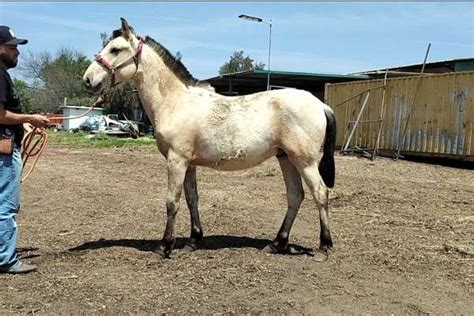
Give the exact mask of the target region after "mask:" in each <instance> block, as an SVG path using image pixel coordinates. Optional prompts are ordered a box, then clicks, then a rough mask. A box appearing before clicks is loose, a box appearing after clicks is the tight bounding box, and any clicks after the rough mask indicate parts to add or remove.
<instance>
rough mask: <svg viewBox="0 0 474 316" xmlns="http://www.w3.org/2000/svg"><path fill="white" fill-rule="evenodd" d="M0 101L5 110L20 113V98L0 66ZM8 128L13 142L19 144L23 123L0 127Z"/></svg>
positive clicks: (1, 127) (0, 126) (1, 126)
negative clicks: (13, 138)
mask: <svg viewBox="0 0 474 316" xmlns="http://www.w3.org/2000/svg"><path fill="white" fill-rule="evenodd" d="M0 103H3V104H4V106H5V110H8V111H10V112H13V113H22V111H21V104H20V98H19V97H18V95H17V94H16V93H15V90H14V87H13V82H12V79H11V78H10V75H9V74H8V72H7V70H6V69H3V68H2V67H0ZM3 128H8V129H10V130H11V131H12V132H13V135H15V136H14V137H15V143H16V144H17V145H18V146H21V140H22V139H23V124H18V125H1V124H0V129H3Z"/></svg>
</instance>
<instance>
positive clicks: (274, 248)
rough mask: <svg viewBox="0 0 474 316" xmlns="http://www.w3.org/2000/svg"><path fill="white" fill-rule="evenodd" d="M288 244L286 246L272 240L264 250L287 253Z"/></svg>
mask: <svg viewBox="0 0 474 316" xmlns="http://www.w3.org/2000/svg"><path fill="white" fill-rule="evenodd" d="M287 246H288V245H285V246H279V245H275V243H274V242H272V243H271V244H268V245H266V246H265V248H263V252H266V253H280V254H285V253H287V252H288V249H287V248H288V247H287Z"/></svg>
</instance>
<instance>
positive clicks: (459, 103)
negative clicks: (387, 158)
mask: <svg viewBox="0 0 474 316" xmlns="http://www.w3.org/2000/svg"><path fill="white" fill-rule="evenodd" d="M418 80H421V81H420V83H419V84H420V87H419V90H418V92H417V94H416V98H415V102H414V103H413V100H414V97H415V90H416V87H417V85H418ZM383 82H384V81H383V80H369V81H359V82H350V83H338V84H327V85H326V100H325V102H326V103H327V104H329V105H330V106H331V107H332V108H333V109H334V110H335V113H336V118H337V120H338V128H339V132H338V136H337V145H338V146H342V145H343V141H344V140H345V139H347V136H348V135H347V134H348V127H349V122H350V121H354V120H355V119H356V117H357V115H358V114H359V112H360V108H361V105H362V103H363V100H364V98H365V97H366V93H364V94H362V95H360V96H359V97H357V98H355V99H352V100H351V101H348V102H346V103H343V104H341V103H342V102H344V101H345V100H347V99H349V98H351V97H353V96H356V95H358V94H359V93H361V92H364V91H366V90H368V89H372V88H376V87H379V86H383ZM383 94H384V89H383V88H379V89H374V90H371V91H370V96H369V99H368V103H367V104H366V107H365V110H364V111H363V112H362V116H361V120H363V121H376V120H377V119H379V118H380V117H381V110H382V99H384V103H385V106H384V108H385V113H384V116H383V121H382V130H381V135H380V142H379V148H380V149H383V150H396V149H398V146H399V142H401V150H402V152H410V153H413V154H422V155H426V154H428V155H430V156H446V157H452V158H460V159H468V160H474V130H473V129H474V126H473V124H474V72H456V73H449V74H441V75H425V76H423V78H422V79H419V78H418V76H416V77H403V78H394V79H388V80H387V84H386V86H385V97H384V98H383ZM412 104H413V107H412ZM410 111H411V117H410V120H409V123H408V125H407V129H406V133H405V137H404V139H401V137H402V135H403V132H404V128H405V124H406V121H407V117H408V115H409V113H410ZM378 127H379V123H378V122H369V123H363V124H359V125H358V127H357V129H356V131H355V134H354V136H353V138H352V142H351V146H358V147H361V148H374V147H375V144H376V140H377V136H378ZM453 155H454V156H453Z"/></svg>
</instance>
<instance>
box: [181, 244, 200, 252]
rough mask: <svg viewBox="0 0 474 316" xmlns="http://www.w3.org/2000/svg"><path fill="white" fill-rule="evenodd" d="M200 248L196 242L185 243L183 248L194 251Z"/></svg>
mask: <svg viewBox="0 0 474 316" xmlns="http://www.w3.org/2000/svg"><path fill="white" fill-rule="evenodd" d="M197 249H198V246H197V245H196V244H189V243H187V244H185V245H184V247H183V249H182V250H181V251H182V252H193V251H196V250H197Z"/></svg>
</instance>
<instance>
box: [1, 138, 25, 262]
mask: <svg viewBox="0 0 474 316" xmlns="http://www.w3.org/2000/svg"><path fill="white" fill-rule="evenodd" d="M21 169H22V161H21V154H20V149H19V148H18V147H17V146H15V148H14V150H13V154H12V155H1V154H0V270H6V269H8V268H10V267H11V266H13V265H14V264H16V263H17V262H18V256H17V252H16V241H17V235H18V229H17V225H16V220H15V216H16V214H17V213H18V211H19V210H20V179H21Z"/></svg>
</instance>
